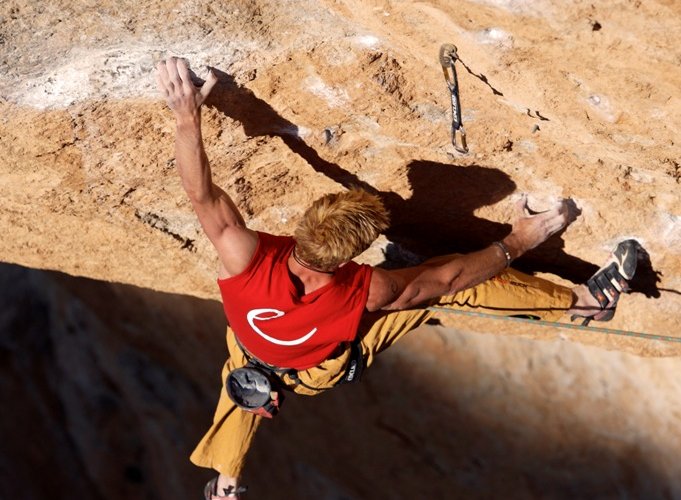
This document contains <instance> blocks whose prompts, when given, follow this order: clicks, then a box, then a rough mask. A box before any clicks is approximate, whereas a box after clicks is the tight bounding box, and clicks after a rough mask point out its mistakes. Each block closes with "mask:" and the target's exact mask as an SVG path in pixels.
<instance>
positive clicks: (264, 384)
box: [225, 335, 365, 418]
mask: <svg viewBox="0 0 681 500" xmlns="http://www.w3.org/2000/svg"><path fill="white" fill-rule="evenodd" d="M234 340H235V341H236V344H237V345H238V346H239V349H241V352H243V354H244V356H245V357H246V360H247V363H246V365H245V366H243V367H241V368H236V369H235V370H232V371H231V372H230V373H229V374H228V375H227V378H226V380H225V388H226V390H227V395H228V396H229V398H230V399H231V400H232V401H233V402H234V404H236V405H237V406H238V407H239V408H241V409H243V410H246V411H249V412H251V413H255V414H256V415H260V416H263V417H266V418H273V417H274V416H275V415H276V414H277V413H279V410H280V409H281V405H282V403H283V402H284V391H285V390H290V389H289V388H288V386H287V385H286V383H285V382H284V380H283V377H285V376H288V377H289V378H290V379H291V381H292V382H293V383H294V384H295V385H302V386H303V387H305V388H306V389H310V390H312V391H318V392H322V391H326V390H328V389H332V388H333V387H335V385H341V384H352V383H357V382H359V381H360V379H361V377H362V372H363V371H364V365H365V361H364V355H363V354H362V347H361V345H360V342H359V339H358V340H355V341H354V342H352V343H351V344H350V357H349V359H348V363H347V365H346V366H345V372H344V373H343V376H342V377H341V379H340V380H339V381H338V382H337V383H336V384H335V385H333V386H330V387H312V386H309V385H307V384H306V383H304V382H303V381H302V380H300V376H299V375H298V370H296V369H294V368H279V367H276V366H273V365H270V364H269V363H265V362H264V361H261V360H260V359H258V358H257V357H255V356H253V355H252V354H251V353H250V352H248V351H247V350H246V349H245V348H244V346H243V345H242V344H241V342H240V341H239V338H238V337H237V336H236V335H234Z"/></svg>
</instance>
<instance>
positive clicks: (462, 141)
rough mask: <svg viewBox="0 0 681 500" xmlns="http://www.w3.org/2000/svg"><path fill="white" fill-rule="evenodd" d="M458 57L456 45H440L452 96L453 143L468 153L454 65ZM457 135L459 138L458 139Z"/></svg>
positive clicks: (443, 65) (461, 150) (446, 78)
mask: <svg viewBox="0 0 681 500" xmlns="http://www.w3.org/2000/svg"><path fill="white" fill-rule="evenodd" d="M457 59H459V55H458V54H457V53H456V46H454V45H452V44H451V43H445V44H443V45H442V46H441V47H440V64H441V65H442V71H443V73H444V75H445V81H446V82H447V87H448V88H449V92H450V93H451V97H452V145H453V146H454V149H456V150H457V151H458V152H459V153H461V154H467V153H468V145H467V144H466V131H465V130H464V128H463V123H462V121H461V102H460V100H459V82H458V80H457V78H456V68H455V67H454V63H455V62H456V60H457ZM459 60H460V59H459ZM457 137H458V138H459V140H458V141H457Z"/></svg>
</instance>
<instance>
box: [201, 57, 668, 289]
mask: <svg viewBox="0 0 681 500" xmlns="http://www.w3.org/2000/svg"><path fill="white" fill-rule="evenodd" d="M213 70H214V72H215V74H216V75H217V76H218V84H217V85H216V86H215V87H214V88H213V91H212V92H211V95H210V97H209V99H208V105H210V106H214V107H215V108H216V109H218V110H219V111H220V112H222V113H224V114H225V115H226V116H228V117H230V118H232V119H234V120H236V121H238V122H240V123H241V124H242V126H243V129H244V132H245V133H246V135H248V136H249V137H257V136H270V137H274V136H276V137H279V138H281V140H282V141H283V142H284V143H285V144H286V145H287V146H288V147H289V148H290V149H291V151H293V152H294V153H296V154H298V155H299V156H300V157H301V158H302V159H304V160H305V161H306V162H307V163H308V164H309V165H310V166H311V167H312V168H313V169H314V170H315V171H317V172H320V173H322V174H324V175H326V176H327V177H328V178H330V179H332V180H334V181H335V182H338V183H339V184H341V185H343V186H345V187H346V188H347V187H352V186H357V187H361V188H364V189H366V190H368V191H370V192H373V193H375V194H377V195H379V196H380V197H381V198H382V200H383V202H384V203H385V205H386V207H387V208H388V209H389V210H390V213H391V221H392V223H391V227H390V229H389V230H388V231H387V233H386V236H387V238H388V239H389V240H390V241H391V242H392V243H391V245H389V247H388V248H387V250H386V262H385V263H384V265H385V266H386V267H390V266H393V267H395V266H400V265H405V264H407V265H408V264H414V263H417V262H418V261H419V260H422V259H423V258H427V257H432V256H435V255H442V254H447V253H457V252H460V253H465V252H470V251H474V250H477V249H480V248H484V247H485V246H487V245H489V244H491V243H492V242H493V241H496V240H499V239H502V238H503V237H504V236H506V235H507V234H508V233H509V232H510V231H511V226H510V224H505V223H499V222H495V221H490V220H487V219H483V218H481V217H478V216H477V215H476V211H477V210H478V209H480V208H482V207H484V206H489V205H493V204H495V203H498V202H500V201H501V200H503V199H504V198H506V197H507V196H509V195H510V194H512V193H513V192H514V191H515V189H516V185H515V183H514V182H513V180H512V179H511V178H510V177H509V176H508V175H507V174H506V173H504V172H502V171H501V170H498V169H494V168H487V167H484V166H480V165H469V166H459V165H452V164H446V163H437V162H431V161H420V160H414V161H412V162H411V163H409V165H408V166H407V168H408V178H409V183H410V185H411V188H412V195H411V196H410V197H409V198H407V199H404V198H402V197H401V196H400V195H398V194H397V193H394V192H390V191H380V190H377V189H376V188H375V187H374V186H372V185H370V184H368V183H366V182H364V181H362V180H361V179H359V178H358V177H357V176H356V175H355V174H353V173H352V172H349V171H347V170H345V169H344V168H342V167H341V166H339V165H337V164H335V163H333V162H330V161H327V160H325V159H324V158H322V157H320V156H319V154H317V151H316V150H315V149H314V148H312V147H310V146H309V145H308V144H306V143H305V142H304V141H303V140H302V139H301V138H300V137H299V135H298V126H297V125H295V124H294V123H292V122H290V121H289V120H287V119H285V118H283V117H282V116H281V115H279V113H277V112H276V111H275V110H274V108H272V107H271V106H270V105H269V104H268V103H267V102H266V101H264V100H262V99H260V98H259V97H257V96H256V95H255V94H254V93H253V92H252V91H251V90H250V89H249V88H247V87H244V86H243V85H240V84H239V83H238V82H236V81H235V80H234V78H233V77H232V76H231V75H229V74H228V73H225V72H224V71H221V70H219V69H216V68H213ZM193 78H194V79H195V83H197V84H199V85H200V84H202V80H200V79H199V78H197V77H196V75H193ZM572 208H573V210H577V209H576V207H574V206H573V207H572ZM514 267H516V268H518V269H520V270H522V271H525V272H528V273H535V272H550V273H552V274H555V275H558V276H561V277H563V278H565V279H568V280H570V281H572V282H573V283H583V282H584V281H586V280H587V279H588V278H589V277H590V276H591V275H592V274H593V273H595V272H596V271H597V270H598V266H597V265H595V264H591V263H589V262H586V261H584V260H582V259H580V258H578V257H575V256H573V255H569V254H567V253H566V252H565V244H564V240H563V237H562V232H561V233H558V234H556V235H554V236H552V237H551V238H550V239H549V240H548V241H546V242H545V243H544V244H542V245H541V246H540V247H539V248H537V249H535V250H533V251H531V252H529V253H528V254H527V255H525V256H524V257H523V258H522V259H519V260H518V261H517V262H516V263H515V264H514ZM643 267H645V266H643ZM642 270H643V268H642ZM650 272H651V273H652V274H651V273H648V277H647V278H641V284H639V285H638V286H635V287H634V291H641V292H643V293H646V295H648V296H659V291H656V290H657V289H656V286H655V283H656V281H655V277H656V273H655V271H654V270H652V267H650ZM651 276H652V278H651ZM658 281H659V279H658ZM644 290H645V291H644ZM656 293H657V295H655V294H656Z"/></svg>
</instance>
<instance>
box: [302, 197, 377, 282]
mask: <svg viewBox="0 0 681 500" xmlns="http://www.w3.org/2000/svg"><path fill="white" fill-rule="evenodd" d="M389 222H390V218H389V215H388V211H387V210H386V209H385V207H384V206H383V203H382V202H381V200H380V199H379V197H378V196H376V195H373V194H370V193H368V192H366V191H364V190H362V189H357V188H354V189H350V190H349V191H345V192H342V193H336V194H327V195H326V196H323V197H321V198H319V199H318V200H317V201H315V202H314V203H313V204H312V206H311V207H310V208H308V209H307V211H306V212H305V214H304V215H303V218H302V220H301V221H300V222H299V223H298V227H297V228H296V231H295V233H294V238H295V240H296V247H295V253H296V256H297V257H298V258H299V259H301V260H303V261H304V262H306V263H307V264H310V265H311V266H312V267H314V268H316V269H318V270H320V271H327V272H330V271H335V270H336V269H337V268H338V266H339V265H341V264H342V263H344V262H348V261H350V260H352V259H353V258H354V257H356V256H358V255H359V254H360V253H362V252H363V251H364V250H366V249H367V248H369V245H371V243H373V241H374V240H375V239H376V238H377V237H378V235H379V234H380V233H381V232H382V231H384V230H385V229H387V228H388V224H389Z"/></svg>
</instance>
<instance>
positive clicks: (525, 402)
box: [0, 0, 681, 499]
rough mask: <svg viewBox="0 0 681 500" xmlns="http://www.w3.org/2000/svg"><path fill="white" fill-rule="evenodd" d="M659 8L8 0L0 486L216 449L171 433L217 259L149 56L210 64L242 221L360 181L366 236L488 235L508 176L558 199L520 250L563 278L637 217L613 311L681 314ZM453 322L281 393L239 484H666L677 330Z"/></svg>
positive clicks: (172, 481) (202, 393)
mask: <svg viewBox="0 0 681 500" xmlns="http://www.w3.org/2000/svg"><path fill="white" fill-rule="evenodd" d="M680 31H681V6H680V5H679V3H678V2H671V1H666V0H652V1H649V2H628V1H623V0H622V1H618V2H614V3H613V2H605V1H596V2H588V3H571V4H570V5H566V3H565V2H558V1H556V0H539V1H538V0H533V1H529V0H514V1H497V0H475V1H470V2H454V3H453V2H443V1H436V0H432V1H425V2H401V1H392V0H373V1H371V2H366V1H360V0H343V1H335V0H334V1H331V0H321V1H312V0H304V1H298V0H297V1H292V0H279V1H269V0H255V1H249V2H242V1H237V0H225V1H221V2H201V1H197V0H188V1H176V0H168V1H164V2H160V1H157V0H138V1H135V2H129V1H119V2H109V1H100V2H86V1H66V0H53V1H50V2H34V1H30V0H7V1H5V2H2V3H1V4H0V186H2V191H1V192H2V196H0V228H2V230H3V238H2V239H0V262H3V263H4V264H2V265H0V284H1V288H0V300H1V301H2V302H1V304H2V308H1V309H0V347H1V350H0V355H1V356H2V365H1V367H0V370H1V374H2V375H1V376H0V389H1V390H2V401H3V411H2V414H3V416H2V418H0V426H1V427H0V429H1V431H2V436H1V437H2V438H3V448H2V450H3V451H2V452H1V453H0V498H45V497H46V496H47V495H57V497H58V498H112V499H113V498H178V499H180V498H182V499H184V498H188V497H196V496H197V495H196V492H197V491H199V490H200V485H201V482H202V481H203V480H204V479H208V478H209V477H210V474H209V473H207V472H202V471H198V470H196V469H194V468H192V467H191V466H190V465H189V464H188V463H187V461H186V458H185V456H186V454H187V453H188V452H189V451H190V450H191V447H192V446H193V444H194V442H195V441H196V439H197V438H198V437H199V436H200V434H201V432H203V430H204V429H205V428H206V426H207V424H208V422H209V421H210V416H211V415H210V414H211V411H212V406H213V404H214V400H215V399H216V398H217V391H218V389H219V383H220V381H219V369H220V365H221V363H222V362H223V357H224V347H223V346H224V344H223V340H222V335H223V331H224V318H223V315H222V312H221V308H220V305H219V303H218V302H217V299H219V295H218V290H217V287H216V285H215V275H216V272H215V271H216V268H217V261H216V256H215V252H214V250H213V249H212V247H211V246H210V243H209V242H208V240H207V239H206V238H205V236H204V235H203V234H202V232H201V229H200V226H199V224H198V222H197V220H196V218H195V216H194V214H193V213H192V210H191V206H190V204H189V202H188V201H187V199H186V197H185V196H184V193H183V192H182V189H181V186H180V183H179V180H178V178H177V174H176V172H175V164H174V152H173V141H174V122H173V117H172V113H171V112H170V111H169V110H168V109H167V107H166V106H165V104H164V103H163V102H162V100H160V98H159V96H158V95H157V93H156V90H155V88H154V87H155V84H154V78H153V68H154V65H155V63H156V62H157V61H159V60H161V59H163V58H164V57H167V56H169V55H176V56H183V57H186V58H187V59H188V60H189V62H190V63H191V65H192V68H193V69H194V70H195V72H196V73H197V75H198V76H202V75H204V76H205V72H204V67H205V66H206V65H210V66H212V67H214V68H215V69H216V70H217V72H218V74H219V76H220V83H219V84H218V86H217V87H216V88H215V89H214V91H213V93H212V95H211V98H210V99H209V101H208V103H207V105H206V106H205V107H204V110H203V116H202V120H203V133H204V141H205V143H206V150H207V154H208V156H209V158H210V160H211V164H212V167H213V174H214V180H215V181H216V183H218V184H219V185H220V186H222V187H223V188H224V189H225V190H226V191H227V192H229V193H230V195H231V196H232V197H233V198H234V200H235V202H236V203H237V205H238V206H239V208H240V210H241V211H242V213H243V215H244V217H245V219H246V220H247V222H248V224H249V225H250V227H252V228H254V229H258V230H263V231H270V232H275V233H290V232H291V231H292V230H293V228H294V227H295V224H296V221H297V220H298V217H299V216H300V215H301V213H302V212H303V211H304V209H305V208H306V207H307V206H308V204H309V203H310V202H311V201H312V200H314V199H315V198H317V197H319V196H321V195H323V194H326V193H328V192H333V191H340V190H343V189H346V188H347V187H349V186H352V185H359V186H364V187H367V188H371V189H374V190H376V191H378V192H379V193H380V194H381V196H382V198H383V200H384V201H385V203H386V205H387V206H388V207H389V208H390V210H391V213H392V226H391V228H390V229H389V230H388V231H387V232H386V234H385V235H383V236H382V237H381V238H380V239H379V240H378V242H377V243H376V244H375V245H374V246H373V247H372V248H371V249H369V250H368V251H367V253H366V254H364V255H363V256H362V257H361V260H362V261H364V262H369V263H372V264H378V263H380V262H382V261H383V260H384V259H386V258H387V259H388V260H393V261H395V260H403V261H409V260H410V259H411V258H412V257H413V256H415V255H418V256H430V255H436V254H442V253H451V252H466V251H470V250H474V249H477V248H481V247H484V246H486V245H488V244H489V243H491V242H492V241H495V240H497V239H499V238H501V237H503V236H504V235H505V234H507V232H508V231H510V223H511V222H512V221H513V218H514V205H515V201H516V200H517V199H518V197H519V195H520V193H522V192H528V193H530V203H531V206H532V208H533V209H535V210H538V211H541V210H543V209H546V208H547V207H549V206H550V205H551V204H552V203H553V202H554V201H555V200H556V199H557V198H559V197H564V198H571V199H573V201H574V204H575V207H576V209H577V210H576V214H577V215H578V217H577V218H576V220H575V221H574V222H573V223H572V224H571V225H570V226H569V227H568V228H567V229H566V230H565V231H563V232H562V233H560V234H558V235H556V236H555V237H553V238H552V239H551V240H549V241H548V242H547V243H546V244H544V245H543V246H541V247H540V248H538V249H536V250H535V251H533V252H532V253H531V254H529V255H527V256H526V257H525V258H524V259H523V260H522V261H518V262H517V265H518V266H519V267H520V268H522V269H523V270H526V271H529V272H535V273H539V274H541V275H543V276H546V277H549V278H550V279H553V280H556V281H559V282H561V283H563V284H566V285H569V284H571V283H579V282H582V281H584V280H585V279H586V278H588V277H589V276H590V275H591V274H592V273H593V272H594V271H595V270H596V269H597V268H598V267H599V266H600V264H601V263H602V262H603V261H604V260H605V259H606V258H607V256H608V253H609V251H610V250H611V249H612V248H613V246H614V245H615V244H616V243H617V242H618V241H620V240H622V239H624V238H632V237H633V238H636V239H637V240H638V241H640V242H641V244H642V245H643V247H644V248H645V249H646V250H647V253H648V255H647V257H646V258H645V259H644V260H643V261H642V262H641V263H640V266H639V273H638V276H637V278H636V280H635V281H634V283H633V289H634V290H633V293H632V294H630V295H627V296H625V297H623V298H622V300H621V302H620V308H619V310H618V312H617V314H616V316H615V318H614V320H613V321H612V322H611V323H609V324H608V325H607V326H608V327H609V328H617V329H621V330H630V331H635V332H644V333H650V334H656V335H659V336H668V337H677V338H681V335H679V332H678V325H679V323H680V322H681V312H680V311H681V259H680V258H679V256H680V254H681V250H679V248H681V197H679V183H680V182H681V166H680V165H681V149H680V148H679V145H678V136H679V133H680V132H681V97H680V96H679V88H681V69H680V67H681V65H680V64H679V63H680V62H681V51H680V50H681V49H679V44H678V40H677V38H678V35H677V34H678V33H679V32H680ZM442 43H454V44H456V45H457V47H458V53H459V56H460V57H461V59H462V63H463V64H458V63H457V67H458V76H459V86H460V90H461V104H462V108H463V121H464V125H465V127H466V131H467V135H468V143H469V146H470V148H471V152H470V154H468V155H459V154H456V153H455V152H454V150H453V148H452V146H451V144H450V137H449V124H450V119H451V118H450V115H449V99H450V97H449V94H448V91H447V89H446V87H445V84H444V81H443V78H442V71H441V68H440V66H439V63H438V60H437V53H438V49H439V47H440V45H441V44H442ZM396 256H398V257H399V259H398V258H397V257H396ZM43 270H53V271H58V272H48V271H43ZM63 273H65V274H63ZM74 276H77V277H78V278H75V277H74ZM442 321H443V323H444V325H445V326H447V327H448V329H447V331H446V332H445V331H442V330H433V329H430V330H429V329H425V330H423V331H422V332H420V333H419V334H418V335H416V336H412V337H411V338H409V339H408V340H406V341H405V342H404V343H403V344H402V345H398V346H397V347H396V350H395V352H394V353H392V354H391V353H386V354H385V361H382V362H381V364H379V365H377V366H376V368H375V371H374V373H373V375H372V374H369V375H368V381H367V384H365V385H362V386H360V387H359V388H344V389H343V390H341V391H339V392H338V393H336V392H334V393H331V394H328V395H324V396H321V397H319V398H314V399H313V400H305V399H292V400H291V402H290V403H288V407H287V408H288V409H287V410H286V411H287V416H284V417H283V418H282V419H279V420H277V421H275V422H273V423H272V425H270V426H266V427H265V428H264V430H263V432H262V434H261V435H260V436H259V437H258V441H257V443H256V448H255V450H254V453H253V458H252V460H251V462H250V463H249V466H248V467H247V471H246V475H247V479H248V480H249V481H250V482H251V484H252V490H253V492H254V493H253V494H254V497H255V498H291V497H295V496H296V495H297V496H298V497H301V498H346V497H347V498H375V497H389V498H402V497H404V498H407V497H409V495H411V497H413V496H416V497H446V496H449V495H451V494H452V492H453V491H454V492H460V496H463V497H476V496H479V497H489V496H508V494H509V493H508V492H509V491H511V492H518V493H517V495H518V498H527V497H533V496H538V497H562V496H564V497H566V498H575V497H589V498H598V497H603V498H604V497H613V496H625V495H631V496H634V497H645V498H669V497H674V496H680V495H681V492H680V491H679V488H680V486H679V484H678V480H677V479H676V478H675V475H674V473H673V472H674V464H675V463H676V462H678V457H679V453H681V451H679V450H681V444H680V443H678V442H677V440H676V434H677V433H676V432H675V428H677V427H678V425H679V418H681V417H679V415H678V411H676V410H675V408H678V403H679V398H680V396H679V394H680V393H681V389H680V388H679V386H678V384H676V383H675V382H674V381H675V380H676V379H677V378H678V377H677V376H676V373H677V372H678V367H679V366H681V365H680V364H679V361H678V359H679V358H678V356H679V354H680V353H679V350H680V349H681V343H677V342H670V341H664V340H645V339H640V338H633V337H624V336H621V335H610V334H603V333H597V332H590V333H589V332H582V331H567V330H559V329H556V328H543V327H542V328H540V327H539V326H536V325H529V324H522V325H514V324H510V323H508V322H498V321H490V320H483V319H476V318H466V317H455V316H448V317H443V318H442ZM438 339H440V340H438ZM438 342H440V343H438ZM396 373H398V374H400V377H401V378H400V379H396V378H395V374H396ZM396 381H397V383H395V382H396ZM452 381H454V382H455V383H452ZM433 384H434V385H433ZM441 396H442V397H441ZM310 405H314V406H310ZM423 408H426V410H425V411H423V410H422V409H423ZM436 431H437V432H436ZM348 436H351V437H352V439H349V438H348ZM273 442H274V443H276V446H277V447H276V448H273V445H272V443H273ZM330 450H337V452H336V451H334V452H333V453H331V452H330ZM675 460H676V462H675ZM264 468H266V469H267V470H268V471H269V472H270V475H268V477H267V479H263V478H262V471H263V470H264ZM368 471H374V472H371V473H369V472H368ZM405 471H414V472H413V475H408V474H406V473H405ZM36 475H37V476H40V477H39V480H37V479H36ZM275 479H276V480H275Z"/></svg>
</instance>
